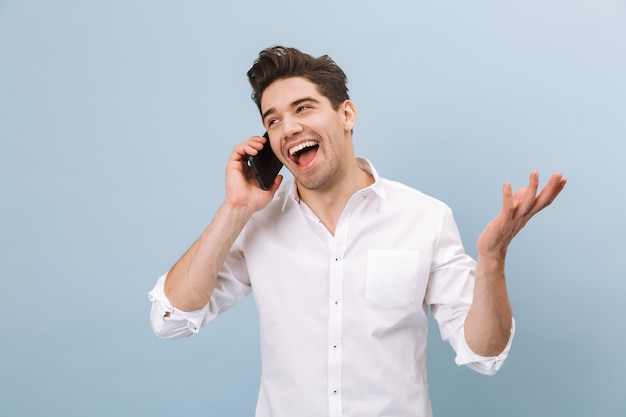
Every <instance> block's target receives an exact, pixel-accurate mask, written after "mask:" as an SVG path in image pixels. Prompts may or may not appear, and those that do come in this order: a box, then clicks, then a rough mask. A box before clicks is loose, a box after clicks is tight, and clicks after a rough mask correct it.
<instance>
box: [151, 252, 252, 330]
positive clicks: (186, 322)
mask: <svg viewBox="0 0 626 417" xmlns="http://www.w3.org/2000/svg"><path fill="white" fill-rule="evenodd" d="M237 243H238V242H236V243H235V245H233V249H232V250H231V251H230V253H229V255H228V257H227V259H226V262H225V263H224V265H223V267H222V269H221V270H220V272H219V273H218V276H217V280H216V283H215V289H214V290H213V294H212V295H211V299H210V300H209V302H208V303H207V305H205V306H204V307H203V308H202V309H200V310H195V311H182V310H179V309H177V308H175V307H173V306H172V304H171V303H170V300H169V299H168V298H167V295H165V289H164V288H165V279H166V277H167V274H165V275H163V276H161V277H160V278H159V279H158V281H157V283H156V284H155V286H154V288H153V289H152V290H151V291H150V292H149V293H148V299H149V300H150V301H151V302H152V309H151V310H150V324H151V326H152V330H153V331H154V333H155V334H156V335H157V336H159V337H162V338H165V339H180V338H183V337H187V336H191V335H193V334H195V333H198V331H199V330H200V328H201V327H202V326H204V325H205V324H207V323H210V322H211V321H213V320H214V319H215V318H216V317H217V316H219V315H220V314H222V313H223V312H224V311H226V310H228V309H229V308H231V307H232V306H234V305H236V304H238V303H239V302H241V301H242V300H243V299H244V298H245V297H246V296H247V295H248V294H250V292H251V291H252V288H251V286H250V281H249V278H248V272H247V267H246V262H245V258H244V256H243V254H242V252H241V251H240V250H239V248H238V247H237Z"/></svg>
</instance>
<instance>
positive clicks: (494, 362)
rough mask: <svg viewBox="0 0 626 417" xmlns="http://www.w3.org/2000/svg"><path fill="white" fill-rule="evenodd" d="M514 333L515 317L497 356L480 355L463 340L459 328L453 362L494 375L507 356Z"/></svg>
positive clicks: (463, 337) (462, 334)
mask: <svg viewBox="0 0 626 417" xmlns="http://www.w3.org/2000/svg"><path fill="white" fill-rule="evenodd" d="M514 335H515V319H513V322H512V325H511V334H510V336H509V341H508V342H507V344H506V347H505V348H504V350H503V351H502V352H501V353H500V354H499V355H497V356H481V355H478V354H476V353H474V352H473V351H472V349H471V348H470V347H469V346H468V344H467V341H466V340H465V332H464V331H463V329H461V337H460V338H459V339H458V346H457V347H456V348H455V349H454V350H455V351H456V358H455V362H456V364H457V365H459V366H461V365H466V366H467V367H468V368H470V369H472V370H474V371H476V372H479V373H481V374H483V375H495V374H496V373H497V372H498V371H499V370H500V368H502V365H503V364H504V361H505V359H506V358H507V357H508V356H509V351H510V350H511V344H512V343H513V336H514Z"/></svg>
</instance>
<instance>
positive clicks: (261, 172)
mask: <svg viewBox="0 0 626 417" xmlns="http://www.w3.org/2000/svg"><path fill="white" fill-rule="evenodd" d="M263 137H264V138H265V139H266V141H265V144H264V145H263V149H261V150H260V151H259V153H258V154H256V155H255V156H250V155H248V166H249V167H250V168H252V171H254V175H255V176H256V179H257V180H258V181H259V185H260V186H261V188H262V189H264V190H267V189H268V188H270V187H271V186H272V184H274V179H275V178H276V176H277V175H278V172H279V171H280V169H281V168H282V167H283V163H282V162H280V160H279V159H278V158H277V157H276V155H274V152H273V151H272V147H271V146H270V137H269V136H268V134H267V132H265V134H264V135H263Z"/></svg>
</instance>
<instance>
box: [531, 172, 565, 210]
mask: <svg viewBox="0 0 626 417" xmlns="http://www.w3.org/2000/svg"><path fill="white" fill-rule="evenodd" d="M566 183H567V179H565V178H563V175H562V174H561V173H559V172H557V173H555V174H553V175H552V177H550V180H549V181H548V183H547V184H546V186H545V187H543V190H541V192H540V193H539V195H538V196H537V205H539V206H540V207H541V209H543V208H545V207H547V206H549V205H550V204H552V202H553V201H554V199H555V198H556V197H557V196H558V195H559V193H560V192H561V191H563V188H565V184H566Z"/></svg>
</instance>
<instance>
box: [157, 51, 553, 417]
mask: <svg viewBox="0 0 626 417" xmlns="http://www.w3.org/2000/svg"><path fill="white" fill-rule="evenodd" d="M248 77H249V80H250V83H251V85H252V87H253V99H254V100H255V102H256V104H257V106H258V107H259V111H260V113H261V115H262V119H263V124H264V126H265V127H266V129H267V131H268V133H269V138H270V139H269V140H270V144H271V147H272V149H273V151H274V152H275V154H276V155H277V156H278V158H279V159H280V160H281V161H282V162H283V163H284V165H285V167H286V168H287V169H288V170H289V171H290V172H291V173H292V174H293V176H294V179H293V180H292V181H289V182H287V183H286V184H282V185H281V183H282V176H278V177H277V179H276V180H275V182H274V184H273V185H272V186H271V188H270V189H269V190H268V191H264V190H262V189H261V188H260V187H259V185H258V183H257V181H256V179H255V177H254V175H253V174H252V173H251V172H250V169H249V168H248V167H247V165H246V163H245V162H244V161H245V159H246V155H255V154H256V153H257V152H258V151H259V150H261V148H262V146H263V143H264V141H265V139H264V138H261V137H257V136H253V137H251V138H249V139H248V140H246V141H245V142H243V143H241V144H239V145H237V146H235V147H234V149H233V152H232V154H231V157H230V160H229V161H228V164H227V167H226V197H225V200H224V203H223V204H222V206H221V207H220V208H219V209H218V211H217V213H216V214H215V217H214V218H213V221H212V222H211V223H210V225H209V226H208V227H207V229H206V230H205V231H204V232H203V233H202V235H201V236H200V237H199V239H198V240H197V241H196V242H195V243H194V244H193V245H192V246H191V247H190V248H189V250H188V251H187V252H186V253H185V254H184V255H183V256H182V257H181V258H180V260H179V261H178V262H177V263H176V264H175V265H174V266H173V267H172V268H171V269H170V271H168V273H167V274H166V275H164V276H163V277H161V278H160V279H159V281H158V283H157V285H156V286H155V288H154V289H153V290H152V291H151V292H150V299H151V300H152V301H153V307H152V312H151V321H152V327H153V329H154V331H155V332H156V334H157V335H159V336H161V337H166V338H176V337H184V336H189V335H192V334H194V333H196V332H197V331H198V330H199V328H200V327H201V326H202V325H204V324H206V323H208V322H210V321H212V320H213V319H214V318H215V317H216V316H217V315H219V314H220V313H222V312H223V311H225V310H226V309H228V308H229V307H231V306H233V305H234V304H236V303H238V302H239V301H241V300H242V299H243V298H244V297H246V296H247V295H248V294H250V293H251V292H252V293H253V294H254V297H255V301H256V304H257V307H258V310H259V319H260V339H261V340H260V343H261V357H262V365H263V366H262V369H263V371H262V379H261V387H260V392H259V398H258V403H257V411H256V415H257V416H259V417H266V416H273V417H294V416H298V417H304V416H312V417H320V416H324V415H327V416H366V415H367V416H383V415H385V416H430V415H431V409H430V400H429V394H428V387H427V382H426V357H425V352H426V336H427V325H428V313H427V309H428V307H430V309H431V311H432V314H433V316H434V317H435V319H436V320H437V322H438V324H439V328H440V331H441V334H442V337H443V338H444V339H446V340H448V341H449V342H450V344H451V345H452V347H453V348H454V350H455V352H456V355H457V356H456V362H457V363H458V364H464V365H467V366H469V367H471V368H472V369H474V370H476V371H478V372H481V373H484V374H493V373H495V372H497V371H498V369H500V367H501V366H502V363H503V361H504V360H505V358H506V356H507V354H508V350H509V348H510V343H511V339H512V336H513V332H514V326H513V318H512V314H511V308H510V305H509V300H508V296H507V290H506V284H505V275H504V261H505V255H506V251H507V248H508V245H509V243H510V242H511V240H512V239H513V237H514V236H515V235H516V234H517V233H518V232H519V231H520V230H521V229H522V228H523V226H524V225H525V223H526V222H527V221H528V220H529V219H530V218H531V217H532V216H533V215H534V214H536V213H537V212H538V211H540V210H541V209H543V208H545V207H546V206H548V205H549V204H550V203H551V202H552V201H553V200H554V198H556V196H557V195H558V194H559V192H560V191H561V190H562V189H563V187H564V186H565V179H564V178H563V177H562V176H561V175H560V174H555V175H553V176H552V178H551V179H550V181H549V182H548V184H547V185H546V186H545V188H544V189H543V190H542V191H541V192H540V193H539V194H537V191H538V174H537V173H532V174H531V176H530V184H529V186H528V188H524V189H520V190H519V191H518V192H516V193H515V195H513V194H512V192H511V188H510V185H508V184H506V185H505V186H504V189H503V209H502V212H501V213H500V214H499V215H498V216H497V217H496V218H495V219H494V220H493V221H492V222H491V223H490V224H489V225H488V226H487V228H486V229H485V230H484V232H483V233H482V234H481V236H480V238H479V240H478V254H479V256H478V261H477V262H475V261H474V260H473V259H471V258H470V257H469V256H468V255H466V254H465V253H464V251H463V247H462V244H461V240H460V238H459V235H458V231H457V227H456V225H455V223H454V219H453V217H452V213H451V211H450V209H449V208H448V207H447V206H446V205H445V204H443V203H442V202H440V201H437V200H435V199H433V198H431V197H429V196H426V195H424V194H422V193H420V192H419V191H417V190H414V189H411V188H409V187H406V186H404V185H402V184H399V183H396V182H392V181H389V180H386V179H383V178H381V177H379V176H378V174H377V173H376V170H375V169H374V167H373V166H372V165H371V164H370V163H369V162H368V161H367V160H365V159H360V158H355V155H354V150H353V144H352V129H353V127H354V125H355V122H356V116H357V112H356V107H355V105H354V104H353V103H352V102H351V101H350V100H349V97H348V90H347V87H346V77H345V74H344V73H343V71H342V70H341V69H340V68H339V67H338V66H337V65H336V64H335V63H334V62H333V61H332V60H331V59H330V58H328V57H327V56H323V57H320V58H313V57H311V56H310V55H307V54H303V53H302V52H300V51H298V50H296V49H292V48H285V47H273V48H269V49H267V50H264V51H262V52H261V53H260V54H259V57H258V59H257V60H256V61H255V63H254V65H253V67H252V68H251V69H250V71H249V72H248Z"/></svg>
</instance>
